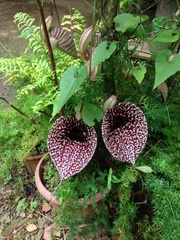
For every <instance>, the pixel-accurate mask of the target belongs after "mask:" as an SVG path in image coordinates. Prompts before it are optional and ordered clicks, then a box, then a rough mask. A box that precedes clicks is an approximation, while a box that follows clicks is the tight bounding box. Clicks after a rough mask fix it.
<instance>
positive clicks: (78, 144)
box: [47, 116, 97, 181]
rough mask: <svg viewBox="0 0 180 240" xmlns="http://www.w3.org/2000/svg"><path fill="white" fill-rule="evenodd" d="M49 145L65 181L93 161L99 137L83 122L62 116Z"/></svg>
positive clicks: (55, 124) (56, 123)
mask: <svg viewBox="0 0 180 240" xmlns="http://www.w3.org/2000/svg"><path fill="white" fill-rule="evenodd" d="M47 143H48V151H49V154H50V157H51V159H52V161H53V163H54V164H55V166H56V168H57V170H58V172H59V174H60V179H61V181H63V180H65V179H67V178H68V177H70V176H73V175H75V174H76V173H78V172H80V171H81V170H82V169H83V168H84V167H85V166H86V165H87V164H88V162H89V161H90V160H91V158H92V156H93V154H94V152H95V149H96V146H97V135H96V131H95V129H94V128H93V127H89V126H87V125H86V124H85V123H84V122H83V121H78V120H77V119H75V117H72V116H62V117H60V118H58V119H57V120H56V121H55V123H54V124H53V129H52V130H51V131H50V132H49V134H48V142H47Z"/></svg>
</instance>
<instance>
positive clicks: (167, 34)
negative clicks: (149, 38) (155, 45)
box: [153, 29, 180, 42]
mask: <svg viewBox="0 0 180 240" xmlns="http://www.w3.org/2000/svg"><path fill="white" fill-rule="evenodd" d="M179 39H180V30H173V29H168V30H164V31H162V32H160V33H158V34H157V37H155V38H154V39H153V42H154V41H155V42H176V41H178V40H179Z"/></svg>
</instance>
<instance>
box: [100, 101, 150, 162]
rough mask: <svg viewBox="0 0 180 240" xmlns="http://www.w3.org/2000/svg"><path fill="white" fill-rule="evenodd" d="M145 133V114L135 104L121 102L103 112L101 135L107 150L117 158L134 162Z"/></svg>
mask: <svg viewBox="0 0 180 240" xmlns="http://www.w3.org/2000/svg"><path fill="white" fill-rule="evenodd" d="M147 135H148V128H147V122H146V118H145V115H144V113H143V112H142V111H141V109H140V108H139V107H137V106H136V105H135V104H132V103H130V102H122V103H119V104H118V105H117V106H115V107H114V108H110V109H108V110H107V111H106V112H105V115H104V118H103V122H102V137H103V140H104V143H105V145H106V147H107V149H108V150H109V152H110V153H111V154H112V155H113V156H114V157H115V158H117V159H118V160H120V161H122V162H129V163H132V164H135V161H136V158H137V157H138V156H139V154H140V153H141V151H142V150H143V148H144V146H145V143H146V141H147Z"/></svg>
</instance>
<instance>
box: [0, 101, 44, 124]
mask: <svg viewBox="0 0 180 240" xmlns="http://www.w3.org/2000/svg"><path fill="white" fill-rule="evenodd" d="M0 99H2V100H3V101H5V102H6V103H7V104H8V105H9V106H10V107H12V108H13V109H15V110H16V111H17V112H18V113H20V114H21V115H23V116H24V117H26V118H28V119H29V120H31V121H32V122H34V123H37V124H40V125H42V123H41V122H39V121H38V120H37V119H35V118H33V117H31V116H29V115H28V114H26V113H25V112H23V111H21V110H20V109H19V108H17V107H15V106H14V105H13V104H11V103H10V102H8V100H7V99H6V98H3V97H0Z"/></svg>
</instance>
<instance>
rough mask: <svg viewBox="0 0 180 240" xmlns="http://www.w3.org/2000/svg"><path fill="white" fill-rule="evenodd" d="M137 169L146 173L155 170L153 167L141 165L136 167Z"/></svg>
mask: <svg viewBox="0 0 180 240" xmlns="http://www.w3.org/2000/svg"><path fill="white" fill-rule="evenodd" d="M136 169H137V170H139V171H141V172H144V173H151V172H153V170H152V168H151V167H149V166H139V167H136Z"/></svg>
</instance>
